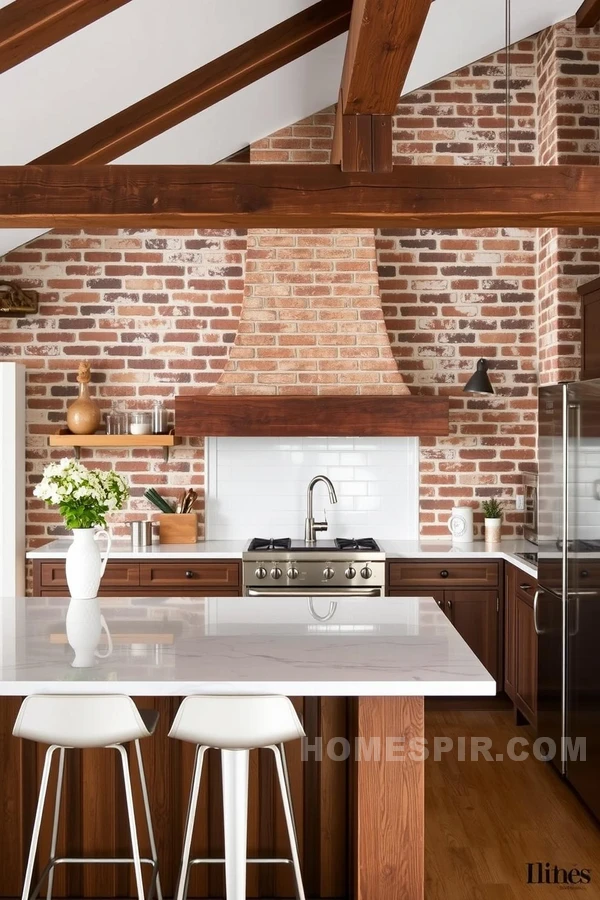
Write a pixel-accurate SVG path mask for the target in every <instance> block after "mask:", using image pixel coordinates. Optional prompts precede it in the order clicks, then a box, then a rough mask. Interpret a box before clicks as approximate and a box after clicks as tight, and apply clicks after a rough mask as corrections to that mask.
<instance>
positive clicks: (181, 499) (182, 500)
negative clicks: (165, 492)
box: [175, 491, 187, 513]
mask: <svg viewBox="0 0 600 900" xmlns="http://www.w3.org/2000/svg"><path fill="white" fill-rule="evenodd" d="M186 497H187V491H182V492H181V494H180V496H179V500H178V501H177V506H176V507H175V512H176V513H184V512H185V509H184V506H185V500H186Z"/></svg>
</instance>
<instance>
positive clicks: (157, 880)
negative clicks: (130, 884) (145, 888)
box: [48, 741, 163, 900]
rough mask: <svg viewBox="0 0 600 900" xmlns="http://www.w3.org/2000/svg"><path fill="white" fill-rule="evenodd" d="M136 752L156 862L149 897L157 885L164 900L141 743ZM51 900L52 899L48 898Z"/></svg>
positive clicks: (149, 833)
mask: <svg viewBox="0 0 600 900" xmlns="http://www.w3.org/2000/svg"><path fill="white" fill-rule="evenodd" d="M134 743H135V752H136V755H137V762H138V771H139V773H140V784H141V787H142V798H143V800H144V811H145V813H146V823H147V825H148V837H149V839H150V852H151V854H152V859H153V860H154V867H153V871H152V881H151V883H150V890H149V892H148V895H149V897H152V896H153V895H154V885H155V884H156V896H157V897H158V900H163V895H162V888H161V885H160V873H159V871H158V853H157V852H156V841H155V839H154V829H153V827H152V816H151V815H150V800H149V798H148V787H147V785H146V773H145V772H144V762H143V760H142V748H141V747H140V742H139V741H134ZM48 900H50V898H48Z"/></svg>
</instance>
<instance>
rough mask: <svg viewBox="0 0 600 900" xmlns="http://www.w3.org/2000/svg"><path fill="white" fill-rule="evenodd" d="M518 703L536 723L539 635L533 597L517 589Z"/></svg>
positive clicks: (531, 720)
mask: <svg viewBox="0 0 600 900" xmlns="http://www.w3.org/2000/svg"><path fill="white" fill-rule="evenodd" d="M515 655H516V684H515V689H516V698H515V699H516V703H517V706H518V707H519V708H520V709H521V712H522V713H523V714H524V715H526V716H527V718H528V719H529V721H530V722H531V723H532V724H535V717H536V706H537V635H536V633H535V626H534V623H533V602H532V599H531V598H530V597H528V596H526V595H524V594H523V593H522V592H521V591H517V601H516V644H515Z"/></svg>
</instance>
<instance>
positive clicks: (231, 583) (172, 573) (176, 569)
mask: <svg viewBox="0 0 600 900" xmlns="http://www.w3.org/2000/svg"><path fill="white" fill-rule="evenodd" d="M239 583H240V564H239V562H237V560H231V561H229V560H223V561H221V560H216V561H214V562H198V561H197V560H188V561H187V562H186V561H185V560H182V561H179V560H177V561H174V562H158V563H142V564H141V565H140V584H141V585H142V586H144V587H155V588H158V587H186V588H192V587H215V588H237V587H238V586H239Z"/></svg>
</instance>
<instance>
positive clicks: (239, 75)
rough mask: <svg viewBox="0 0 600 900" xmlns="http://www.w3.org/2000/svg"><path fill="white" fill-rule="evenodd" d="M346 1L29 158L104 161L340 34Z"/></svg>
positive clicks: (309, 13) (268, 34) (314, 10)
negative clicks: (36, 156) (47, 150)
mask: <svg viewBox="0 0 600 900" xmlns="http://www.w3.org/2000/svg"><path fill="white" fill-rule="evenodd" d="M350 7H351V0H320V2H318V3H315V4H313V5H312V6H309V7H307V8H306V9H304V10H302V12H300V13H298V14H297V15H295V16H292V17H291V18H289V19H286V20H285V21H284V22H280V23H279V24H278V25H275V26H274V27H273V28H269V29H268V31H264V32H263V33H262V34H259V35H257V36H256V37H254V38H252V39H251V40H249V41H246V43H245V44H241V45H240V46H239V47H236V48H235V49H233V50H230V51H229V52H228V53H224V54H223V55H222V56H220V57H218V58H217V59H214V60H212V61H211V62H209V63H207V64H206V65H205V66H202V67H201V68H199V69H196V70H195V71H194V72H190V73H189V74H188V75H184V77H183V78H179V79H178V80H177V81H174V82H173V83H172V84H169V85H167V86H166V87H164V88H161V90H159V91H156V92H155V93H154V94H151V95H150V96H149V97H145V98H144V99H143V100H140V101H139V102H138V103H134V104H133V105H132V106H129V107H128V108H127V109H124V110H122V111H121V112H118V113H116V114H115V115H114V116H111V117H110V118H108V119H105V120H104V121H103V122H100V123H99V124H98V125H94V126H93V127H92V128H89V129H88V130H87V131H84V132H82V133H81V134H79V135H77V136H76V137H74V138H71V140H69V141H66V142H65V143H64V144H61V145H60V146H59V147H55V148H54V149H53V150H50V151H49V152H48V153H44V154H43V155H42V156H39V157H38V158H37V159H35V160H33V162H34V163H41V164H61V165H82V164H90V163H94V164H97V163H108V162H111V161H112V160H114V159H117V158H118V157H120V156H122V155H123V154H124V153H127V152H128V151H129V150H133V149H134V148H135V147H139V146H140V144H143V143H145V142H146V141H149V140H150V139H151V138H153V137H156V135H158V134H161V133H162V132H164V131H166V130H167V129H169V128H173V126H175V125H179V123H180V122H183V121H185V120H186V119H189V118H190V116H194V115H196V113H199V112H201V111H202V110H203V109H207V108H208V107H209V106H212V105H213V104H214V103H218V102H219V101H220V100H224V99H225V98H226V97H229V96H230V95H231V94H233V93H235V92H236V91H239V90H241V88H244V87H247V85H249V84H252V83H253V82H255V81H257V80H258V79H259V78H263V77H264V76H265V75H268V74H269V73H271V72H274V71H275V70H276V69H279V68H280V67H281V66H284V65H286V64H287V63H289V62H292V61H293V60H295V59H298V57H300V56H303V55H304V54H305V53H308V52H309V51H310V50H314V49H315V48H316V47H320V46H321V45H322V44H325V43H326V42H327V41H330V40H331V39H332V38H334V37H337V36H338V35H339V34H343V32H344V31H346V30H347V28H348V25H349V23H350Z"/></svg>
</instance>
